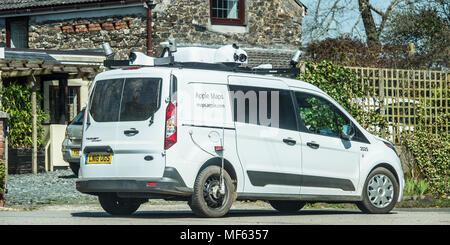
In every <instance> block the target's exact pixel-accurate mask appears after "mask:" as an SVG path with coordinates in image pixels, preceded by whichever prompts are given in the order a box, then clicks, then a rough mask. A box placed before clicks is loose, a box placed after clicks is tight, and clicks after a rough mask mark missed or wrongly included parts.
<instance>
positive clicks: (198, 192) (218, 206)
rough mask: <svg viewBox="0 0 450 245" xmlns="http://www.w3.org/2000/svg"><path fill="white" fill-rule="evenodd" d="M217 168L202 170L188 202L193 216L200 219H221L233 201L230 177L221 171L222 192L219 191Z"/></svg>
mask: <svg viewBox="0 0 450 245" xmlns="http://www.w3.org/2000/svg"><path fill="white" fill-rule="evenodd" d="M220 172H221V168H220V167H218V166H209V167H207V168H205V169H204V170H202V171H201V172H200V173H199V174H198V176H197V179H196V180H195V184H194V193H193V195H192V197H191V200H190V201H189V202H188V204H189V206H190V207H191V209H192V211H193V212H194V214H196V215H198V216H201V217H209V218H215V217H221V216H224V215H225V214H227V213H228V211H229V210H230V208H231V205H232V204H233V202H234V199H235V187H234V184H233V182H232V180H231V177H230V175H229V174H228V173H227V171H225V169H223V178H224V187H225V188H224V189H225V190H224V192H221V190H220V187H221V186H220Z"/></svg>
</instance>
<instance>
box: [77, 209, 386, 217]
mask: <svg viewBox="0 0 450 245" xmlns="http://www.w3.org/2000/svg"><path fill="white" fill-rule="evenodd" d="M393 213H394V212H393ZM348 214H362V213H361V212H360V211H356V210H301V211H299V212H296V213H290V214H282V213H279V212H277V211H274V210H239V209H235V210H230V212H229V213H228V214H227V215H226V216H225V217H230V218H231V217H256V216H258V217H268V216H273V217H279V216H305V215H348ZM72 216H73V217H84V218H86V217H90V218H95V217H102V218H116V217H119V218H152V219H179V218H198V216H195V215H194V214H193V213H192V212H191V211H188V210H181V211H178V210H177V211H137V212H136V213H134V214H133V215H128V216H112V215H109V214H108V213H106V212H74V213H72Z"/></svg>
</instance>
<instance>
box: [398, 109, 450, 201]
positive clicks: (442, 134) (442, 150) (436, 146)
mask: <svg viewBox="0 0 450 245" xmlns="http://www.w3.org/2000/svg"><path fill="white" fill-rule="evenodd" d="M416 111H417V114H416V115H417V116H418V119H417V122H418V125H417V126H416V127H415V128H414V130H413V131H410V132H406V133H404V134H403V135H402V142H403V145H404V147H405V149H406V150H407V151H409V152H410V153H411V154H412V156H413V158H414V166H415V169H414V171H415V172H416V173H417V174H418V176H417V178H421V179H424V180H425V181H427V183H428V184H429V189H430V191H431V192H432V193H434V194H439V195H445V194H448V193H450V134H449V133H448V131H447V128H446V127H445V125H446V124H447V123H448V120H449V116H450V114H449V113H440V114H439V115H438V116H437V119H436V120H428V119H427V118H429V117H428V116H429V115H427V114H426V111H425V110H424V109H423V107H421V106H418V108H417V110H416ZM426 122H428V123H426Z"/></svg>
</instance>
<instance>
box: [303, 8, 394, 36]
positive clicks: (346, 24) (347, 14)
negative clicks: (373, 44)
mask: <svg viewBox="0 0 450 245" xmlns="http://www.w3.org/2000/svg"><path fill="white" fill-rule="evenodd" d="M301 1H302V3H303V4H305V5H306V7H308V14H307V15H306V16H305V17H304V19H303V35H302V39H303V45H306V44H307V43H308V42H309V41H310V39H309V38H308V33H306V32H307V28H305V27H306V26H308V25H314V24H317V23H315V22H314V13H315V12H316V4H317V0H301ZM335 1H340V2H339V4H340V6H342V7H345V10H344V11H343V14H342V15H339V16H337V17H336V19H337V22H338V25H332V27H333V28H336V29H338V30H339V31H331V32H330V33H328V34H327V35H326V36H324V38H326V37H336V36H338V35H339V33H350V32H351V29H352V27H353V26H354V25H355V23H356V22H357V21H358V17H359V11H358V0H321V8H320V10H319V11H320V12H322V13H325V12H326V11H328V10H329V9H330V8H331V7H332V6H333V4H334V2H335ZM391 1H392V0H371V1H370V3H371V4H372V5H373V6H374V7H375V8H377V9H379V10H381V11H385V10H386V8H387V7H388V6H389V4H390V2H391ZM374 18H375V22H376V23H377V24H379V23H380V22H381V18H379V16H378V15H377V14H374ZM352 36H356V37H359V38H361V39H363V40H364V39H365V34H364V28H363V24H362V20H360V21H359V24H358V25H357V28H356V29H355V31H354V32H353V35H352Z"/></svg>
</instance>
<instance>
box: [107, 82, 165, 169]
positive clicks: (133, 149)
mask: <svg viewBox="0 0 450 245" xmlns="http://www.w3.org/2000/svg"><path fill="white" fill-rule="evenodd" d="M161 87H162V78H157V77H153V78H127V79H126V80H125V84H124V87H123V95H122V100H121V106H120V113H119V123H118V124H117V131H116V132H117V133H116V134H117V136H116V137H117V145H116V149H115V151H114V154H115V157H116V160H117V161H118V168H117V171H118V173H117V174H118V175H120V176H122V177H161V176H162V175H163V173H164V167H165V160H164V157H163V155H162V152H164V128H165V116H164V112H165V110H162V109H161V107H162V106H161V90H162V89H161Z"/></svg>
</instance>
